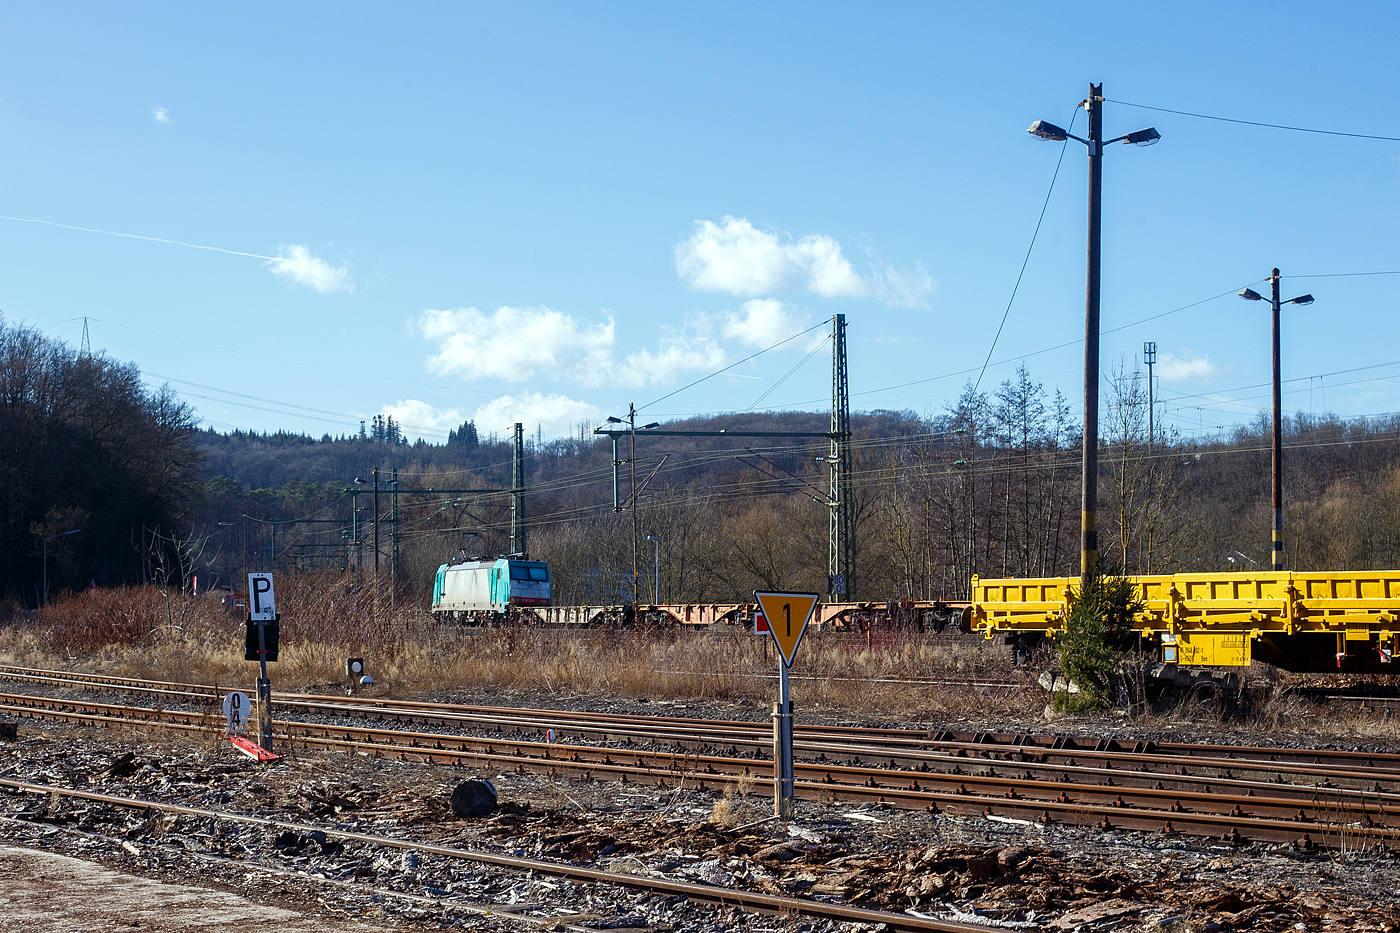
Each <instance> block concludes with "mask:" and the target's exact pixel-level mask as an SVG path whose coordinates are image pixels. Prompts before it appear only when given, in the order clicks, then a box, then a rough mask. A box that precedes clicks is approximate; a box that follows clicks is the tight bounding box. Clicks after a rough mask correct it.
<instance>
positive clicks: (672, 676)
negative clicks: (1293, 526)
mask: <svg viewBox="0 0 1400 933" xmlns="http://www.w3.org/2000/svg"><path fill="white" fill-rule="evenodd" d="M278 598H279V608H280V610H281V613H282V644H281V659H280V660H279V661H278V662H277V663H276V664H275V665H273V670H272V677H273V680H274V683H275V684H276V686H277V688H278V689H282V690H288V689H291V690H295V689H300V688H312V689H321V690H324V689H327V688H330V687H333V686H336V685H341V684H344V683H345V679H344V659H345V658H347V657H363V658H365V660H366V664H367V668H368V671H369V673H371V674H372V675H373V676H374V677H375V679H376V681H377V685H376V687H375V688H374V689H375V691H376V692H380V693H383V694H384V695H390V696H400V697H407V696H429V697H448V696H452V695H454V694H457V695H460V694H461V693H477V694H482V693H486V694H495V695H502V694H514V695H516V696H517V697H520V698H521V699H520V700H519V701H520V702H529V701H530V698H532V697H535V698H538V697H540V696H542V695H543V696H551V695H552V696H558V697H570V698H576V697H595V698H600V699H606V698H618V697H621V698H633V699H636V698H642V697H646V698H648V699H651V700H668V699H669V700H677V701H686V702H695V701H743V702H746V703H749V704H752V706H753V707H755V708H757V709H760V710H766V709H767V708H768V706H769V704H771V703H772V701H773V699H774V695H775V692H776V684H775V680H776V672H777V664H778V661H777V655H776V653H775V651H774V649H773V647H772V645H771V643H770V642H769V641H768V640H767V639H766V638H760V637H758V636H755V635H752V634H750V633H749V632H748V631H746V630H744V629H742V628H739V627H726V626H721V627H716V628H713V629H710V630H704V631H700V630H692V629H681V630H677V629H663V630H626V629H622V630H619V629H584V630H579V629H570V630H561V629H532V628H470V627H465V626H459V625H442V624H439V623H438V622H436V621H435V620H434V619H433V618H432V617H431V615H430V614H429V613H427V612H425V611H424V610H423V608H422V607H421V606H420V605H418V604H416V603H414V602H412V601H411V600H409V599H407V598H406V596H405V594H403V593H399V594H393V593H391V592H390V591H389V589H388V588H387V587H386V588H382V589H379V590H375V589H374V588H373V587H371V586H368V585H365V584H364V583H363V581H361V580H359V579H358V578H356V577H354V576H349V575H345V576H342V575H337V574H333V573H331V574H316V575H308V576H302V577H284V578H280V579H279V580H278ZM242 646H243V618H242V616H241V615H240V614H236V613H235V612H234V611H233V610H232V609H231V608H227V607H224V606H223V605H221V604H220V602H219V601H218V600H217V599H211V598H207V597H206V598H199V599H191V598H190V597H188V596H186V595H184V594H181V593H180V592H178V591H174V590H167V589H164V588H160V587H154V586H151V587H132V588H127V589H115V590H99V591H96V592H91V593H82V594H78V595H75V596H71V597H68V598H65V599H63V600H61V601H59V600H56V601H55V602H54V603H53V604H52V605H50V606H49V607H47V608H46V609H44V610H43V611H42V612H41V613H40V614H39V615H38V617H37V618H36V619H34V620H32V621H28V622H22V623H21V622H11V623H10V624H9V625H7V626H5V627H3V628H0V663H11V664H22V665H32V666H54V667H63V668H65V669H77V670H88V671H95V672H108V673H122V674H128V675H131V676H138V677H148V678H152V679H157V680H169V681H177V682H180V681H183V682H195V683H204V684H213V685H216V686H218V687H221V688H223V687H227V688H233V687H242V688H244V689H248V688H250V687H251V685H252V683H253V680H254V679H255V677H256V671H257V669H256V666H255V665H253V664H251V663H249V662H247V661H244V660H243V651H242ZM792 674H793V679H792V695H793V700H794V701H795V703H796V704H797V707H798V708H799V709H801V710H804V711H815V710H826V711H828V712H829V713H832V714H834V715H837V716H849V717H851V718H853V719H863V720H871V719H882V718H883V719H888V720H890V721H894V722H900V721H906V722H907V721H911V720H915V721H940V720H941V721H954V722H957V721H959V720H983V721H985V720H992V719H996V720H1002V721H1006V720H1016V721H1025V720H1027V719H1038V718H1039V714H1040V710H1041V709H1042V708H1043V707H1044V705H1045V702H1046V700H1045V695H1044V694H1043V693H1042V692H1041V691H1040V690H1039V688H1037V687H1034V686H1021V687H1010V688H1008V687H985V686H971V685H967V684H963V683H959V682H957V681H965V680H968V679H973V678H985V679H987V680H991V681H996V680H1004V679H1007V678H1008V676H1009V675H1010V674H1011V670H1010V658H1009V654H1008V652H1007V649H1006V648H1005V647H1003V646H1001V645H999V644H996V643H994V642H988V641H986V640H984V639H982V638H977V637H971V636H965V635H936V636H924V635H915V634H907V633H899V632H885V633H875V634H870V635H866V634H856V633H851V632H843V631H840V630H816V631H814V632H813V633H811V634H809V635H808V637H807V639H806V640H805V641H804V642H803V645H802V647H801V649H800V651H799V653H798V657H797V660H796V663H795V664H794V667H793V670H792ZM1252 675H1253V676H1254V678H1255V682H1256V684H1257V683H1260V682H1261V681H1260V680H1259V679H1258V678H1259V677H1260V676H1262V675H1260V674H1259V672H1252ZM1275 679H1277V678H1275ZM1294 679H1296V678H1293V677H1291V676H1290V677H1289V678H1285V680H1288V681H1291V680H1294ZM911 680H914V681H927V682H931V683H924V684H917V685H911V684H910V683H909V681H911ZM1022 680H1024V681H1025V682H1026V683H1028V684H1029V682H1030V679H1029V678H1027V677H1023V678H1022ZM940 681H943V682H941V683H940ZM1281 686H1282V683H1278V684H1266V685H1264V686H1260V687H1258V688H1256V689H1254V690H1253V691H1252V692H1247V693H1246V694H1245V695H1244V697H1243V698H1230V697H1223V696H1221V695H1219V694H1214V695H1211V694H1192V693H1186V694H1177V695H1175V696H1172V697H1170V698H1169V699H1167V700H1166V701H1163V702H1159V703H1157V704H1156V705H1155V707H1153V708H1151V709H1146V710H1142V709H1139V710H1138V711H1136V712H1135V715H1134V722H1135V724H1136V725H1137V726H1139V727H1141V728H1143V729H1147V730H1159V731H1162V732H1164V733H1168V734H1170V733H1173V732H1178V733H1182V734H1183V735H1184V734H1186V733H1189V732H1191V731H1197V732H1201V733H1209V734H1221V733H1225V734H1229V733H1234V734H1237V735H1249V736H1253V737H1256V738H1258V737H1261V736H1265V737H1276V738H1280V739H1285V740H1288V741H1292V742H1296V743H1299V744H1302V743H1306V742H1310V741H1314V740H1318V739H1334V740H1335V739H1344V740H1351V741H1357V742H1362V743H1385V744H1391V743H1400V710H1390V709H1385V708H1382V709H1358V708H1356V707H1352V706H1338V705H1333V706H1326V705H1320V704H1317V703H1314V702H1312V701H1310V700H1306V699H1303V698H1301V697H1299V696H1297V695H1295V694H1291V693H1288V692H1286V691H1283V690H1280V689H1278V688H1279V687H1281ZM742 803H743V796H742V794H741V795H740V796H739V797H738V798H737V799H735V800H731V801H730V806H731V807H732V808H733V809H734V811H735V812H737V811H738V810H740V809H742V807H741V804H742Z"/></svg>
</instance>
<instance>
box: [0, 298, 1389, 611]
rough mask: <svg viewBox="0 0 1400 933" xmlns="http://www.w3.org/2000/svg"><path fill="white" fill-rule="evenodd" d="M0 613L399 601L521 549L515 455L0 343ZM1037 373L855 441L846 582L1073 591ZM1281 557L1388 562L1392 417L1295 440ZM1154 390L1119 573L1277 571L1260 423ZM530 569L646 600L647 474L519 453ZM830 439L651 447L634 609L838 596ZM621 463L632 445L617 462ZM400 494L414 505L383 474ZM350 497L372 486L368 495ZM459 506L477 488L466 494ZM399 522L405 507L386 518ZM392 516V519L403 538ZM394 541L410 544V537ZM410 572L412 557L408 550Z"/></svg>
mask: <svg viewBox="0 0 1400 933" xmlns="http://www.w3.org/2000/svg"><path fill="white" fill-rule="evenodd" d="M0 367H3V371H0V393H2V394H0V470H3V474H0V475H3V479H4V482H3V484H0V547H2V548H3V551H0V592H3V593H4V594H6V595H7V596H8V597H9V598H10V599H12V600H14V599H17V600H19V601H21V602H23V603H26V604H29V605H33V604H34V603H35V602H36V601H37V599H38V598H39V595H40V591H41V588H42V587H41V582H42V571H43V566H42V543H43V540H44V539H45V538H49V537H52V536H54V535H58V534H61V533H62V532H64V531H67V530H70V529H73V528H80V529H82V532H81V533H80V534H77V535H71V536H67V537H63V538H55V539H54V540H52V541H50V560H49V576H50V589H51V590H63V589H74V588H78V587H82V586H85V585H88V584H89V583H91V582H94V581H95V582H96V583H97V584H98V585H109V584H119V583H129V582H139V581H142V580H152V579H154V580H159V581H168V582H170V583H172V584H180V585H184V586H189V585H191V583H192V580H193V578H194V577H195V576H196V575H198V576H199V578H200V581H201V582H200V586H201V588H205V589H207V588H208V587H210V586H211V585H214V584H216V583H228V584H235V583H236V582H237V580H238V578H239V574H240V573H241V572H242V570H243V568H244V567H245V566H246V567H247V568H248V569H250V570H255V569H269V568H271V569H275V570H277V571H279V572H284V573H285V572H295V571H297V570H300V569H307V570H309V569H313V568H324V567H332V568H345V569H346V572H353V571H355V570H356V569H360V570H363V571H370V570H372V568H373V566H374V550H373V543H374V524H373V519H374V495H373V492H372V472H373V470H374V468H375V467H376V466H377V467H379V469H380V491H379V518H380V522H379V542H380V547H379V553H380V566H381V568H382V571H383V573H384V574H386V575H387V574H388V573H389V572H390V569H391V567H393V566H394V565H395V564H396V563H397V567H398V569H399V576H400V579H401V580H403V581H404V583H405V585H406V586H407V587H409V589H410V591H411V592H417V593H420V594H424V595H426V593H427V591H428V589H429V586H430V580H431V576H432V573H433V570H434V569H435V568H436V567H437V566H438V565H439V564H440V563H442V562H444V561H446V560H448V559H449V558H453V557H460V556H464V555H465V556H469V557H494V556H496V555H499V554H503V553H506V552H507V551H508V549H509V529H510V518H511V516H510V501H511V500H510V496H509V495H508V494H506V492H505V490H506V489H507V487H508V486H509V485H510V469H511V450H510V445H509V444H508V443H505V442H504V441H502V440H501V439H499V438H492V437H485V438H483V437H480V436H479V435H478V432H477V430H476V426H475V425H474V424H471V423H468V424H465V425H463V426H462V427H461V428H460V429H458V430H456V431H454V432H453V433H452V438H451V440H450V441H449V442H448V443H447V444H442V445H430V444H425V443H422V442H419V443H415V444H408V443H405V442H404V440H403V438H402V435H401V432H399V431H398V430H397V426H396V425H394V423H393V422H392V420H390V419H375V422H374V427H373V429H372V430H368V431H366V432H364V433H363V434H362V435H360V436H353V437H341V438H331V437H329V436H326V437H323V438H321V439H319V440H318V439H315V438H311V437H306V436H302V435H296V434H287V433H278V434H274V435H258V434H250V433H246V432H234V433H231V434H219V433H216V432H213V431H200V430H198V429H196V428H195V427H194V423H193V417H192V414H191V412H190V410H189V409H188V408H187V407H186V406H185V405H184V404H183V403H181V402H180V401H179V400H178V399H177V398H176V397H175V396H174V395H173V393H172V392H171V391H170V390H168V389H162V390H160V391H157V392H153V393H152V392H147V391H145V390H143V388H142V387H141V382H140V374H139V372H138V371H137V369H136V367H135V366H133V365H131V364H122V363H118V362H116V361H113V360H110V359H107V358H105V357H100V356H99V357H87V356H82V357H79V356H78V355H77V354H75V353H74V352H73V351H72V350H71V349H70V348H68V347H66V346H64V345H62V344H61V343H57V342H54V341H50V340H48V339H47V338H44V337H42V336H41V335H39V334H37V333H36V332H34V331H30V330H27V329H24V328H15V327H8V326H6V325H4V323H3V321H0ZM1070 412H1071V408H1070V405H1069V404H1068V402H1067V401H1066V399H1065V398H1064V397H1063V396H1061V395H1060V393H1058V392H1053V391H1049V390H1047V389H1046V388H1045V387H1044V386H1042V385H1041V384H1040V383H1038V382H1036V381H1035V379H1034V378H1033V376H1032V375H1031V373H1030V372H1029V370H1028V369H1026V368H1025V367H1024V366H1023V367H1021V368H1020V369H1019V370H1018V371H1017V372H1016V373H1015V375H1014V376H1013V377H1012V378H1010V379H1008V380H1006V381H1005V382H1003V383H1002V384H1001V385H1000V386H998V387H996V388H995V389H993V390H992V391H990V392H985V393H974V392H973V391H972V390H971V389H970V388H969V389H967V390H965V391H964V393H963V395H962V397H961V398H960V399H959V400H958V401H957V403H956V404H954V405H953V406H951V407H950V408H949V409H948V410H946V411H943V412H939V413H937V414H935V415H933V416H932V417H920V416H918V415H916V414H915V413H913V412H888V411H877V412H866V413H858V414H856V415H854V416H853V418H852V426H853V431H854V438H853V440H852V451H853V459H854V488H855V492H854V496H855V501H854V503H853V508H854V513H855V527H854V535H855V541H856V567H855V571H854V573H853V574H852V575H851V576H852V583H853V584H854V594H855V596H857V597H858V598H860V599H863V600H884V599H891V598H918V599H930V598H940V597H941V598H957V597H960V596H964V595H965V594H966V592H967V588H968V581H969V579H970V578H971V576H972V575H973V574H980V575H982V576H1049V575H1070V574H1074V573H1077V571H1078V560H1079V556H1078V548H1079V512H1080V504H1079V470H1080V447H1079V445H1080V437H1081V432H1080V426H1079V425H1078V423H1076V421H1075V420H1074V419H1073V418H1072V417H1071V414H1070ZM828 425H829V416H828V415H827V414H826V413H824V412H815V413H801V412H797V413H794V412H784V413H745V414H734V415H722V416H714V417H709V418H694V419H689V420H686V421H681V422H674V423H670V424H667V425H666V427H667V428H668V429H678V430H697V431H720V430H725V431H729V432H739V431H779V432H783V431H786V432H794V431H805V432H825V431H826V430H827V428H828ZM1284 430H1285V447H1286V452H1285V460H1284V465H1285V469H1284V482H1285V511H1286V516H1285V529H1284V542H1285V557H1286V563H1287V566H1289V567H1291V568H1296V569H1303V570H1320V569H1365V568H1393V567H1395V566H1396V565H1397V563H1400V419H1397V418H1395V417H1390V418H1386V419H1340V418H1337V417H1333V416H1327V417H1320V418H1311V417H1308V416H1305V415H1297V416H1294V417H1291V418H1288V419H1286V423H1285V426H1284ZM1147 433H1148V432H1147V402H1146V386H1145V383H1144V381H1143V379H1142V377H1141V376H1139V375H1136V374H1133V373H1120V374H1118V376H1117V377H1116V378H1115V379H1114V380H1113V381H1112V383H1111V391H1110V392H1109V393H1108V394H1107V397H1106V398H1105V399H1104V405H1103V423H1102V425H1101V428H1100V438H1101V443H1102V445H1103V446H1102V450H1101V451H1100V460H1099V462H1100V469H1101V474H1100V512H1099V527H1100V547H1101V552H1100V553H1101V557H1102V559H1103V561H1104V563H1105V564H1106V565H1107V566H1108V567H1109V568H1111V569H1121V570H1124V571H1126V572H1129V573H1142V572H1164V571H1178V570H1184V571H1194V570H1201V571H1206V570H1223V569H1237V570H1245V569H1256V568H1258V569H1262V568H1264V567H1266V566H1267V563H1268V560H1269V542H1270V534H1269V532H1270V506H1269V439H1268V434H1269V432H1268V420H1267V418H1266V417H1264V416H1260V417H1259V418H1256V419H1255V420H1254V421H1253V422H1251V423H1250V424H1248V425H1244V426H1241V427H1239V428H1238V429H1236V430H1235V431H1234V432H1233V433H1231V434H1230V435H1229V436H1225V437H1219V438H1215V439H1211V440H1209V441H1195V440H1187V439H1183V438H1180V437H1176V436H1172V435H1167V436H1162V434H1161V433H1160V432H1158V434H1157V436H1156V437H1155V439H1154V442H1153V443H1152V444H1149V443H1148V437H1147ZM526 453H527V462H526V467H527V468H526V475H527V484H528V488H529V492H528V495H527V497H526V518H527V527H528V536H529V537H528V548H529V551H530V554H531V556H532V557H536V558H540V559H544V560H548V561H549V562H550V563H551V564H552V566H553V568H554V580H555V600H556V602H558V603H592V604H599V603H617V602H621V601H625V600H627V599H630V598H631V591H632V565H633V546H632V531H633V526H632V515H631V513H630V512H629V511H627V508H628V506H629V501H628V496H629V493H630V486H629V482H630V476H631V468H630V465H629V464H627V463H625V462H624V463H623V464H622V466H621V468H620V470H619V473H620V479H619V483H618V490H617V491H618V497H619V500H620V501H621V503H622V505H623V511H621V512H615V511H614V510H613V495H614V487H613V459H614V452H613V448H612V443H611V441H610V440H609V438H607V437H599V436H597V435H595V434H594V433H593V431H592V426H590V425H582V426H579V428H578V431H577V433H576V434H575V435H574V436H571V437H565V438H558V439H554V440H548V441H541V440H538V439H531V440H528V441H527V444H526ZM828 453H829V450H828V445H827V441H826V440H824V439H821V438H790V437H789V438H739V437H668V436H653V437H648V436H647V432H646V431H645V430H644V429H643V430H639V431H638V434H637V456H636V460H637V463H636V470H637V477H638V486H639V489H640V494H639V496H638V499H637V525H638V536H639V540H638V551H637V570H638V581H637V582H638V587H639V589H640V591H641V593H642V594H643V598H644V599H646V600H649V599H650V594H651V593H652V591H653V587H654V586H656V584H657V581H656V575H655V573H654V569H653V568H654V567H656V566H657V564H658V559H657V558H658V554H657V551H656V547H657V544H656V543H655V542H653V541H652V540H651V538H650V537H649V536H654V537H655V538H658V539H659V567H660V580H659V588H660V596H661V598H662V600H663V601H727V600H736V599H746V598H747V597H748V594H749V593H750V592H751V591H752V590H754V589H811V590H816V591H819V592H821V591H824V590H825V588H826V579H825V574H826V566H827V522H828V508H827V505H826V499H827V494H828V483H827V465H826V463H825V459H824V458H825V457H826V456H827V455H828ZM617 457H618V459H619V460H622V461H627V460H628V459H629V457H630V439H629V438H628V437H627V436H626V435H625V434H624V435H623V436H622V437H621V443H620V444H619V449H618V453H617ZM395 469H397V470H398V486H397V490H398V494H397V497H396V496H395V494H394V489H395V488H396V487H395V486H394V485H393V471H394V470H395ZM356 479H359V480H360V483H358V484H357V483H356V482H355V480H356ZM450 490H468V491H456V492H454V491H450ZM396 499H397V501H396ZM396 506H397V516H398V521H397V523H396V524H395V523H394V521H393V516H394V514H395V507H396ZM395 530H397V532H398V537H397V548H396V547H395V539H394V531H395ZM396 550H397V560H396V558H395V553H396Z"/></svg>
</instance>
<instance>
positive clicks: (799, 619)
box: [753, 592, 819, 667]
mask: <svg viewBox="0 0 1400 933" xmlns="http://www.w3.org/2000/svg"><path fill="white" fill-rule="evenodd" d="M753 596H754V599H755V600H757V601H758V604H759V606H760V607H762V609H763V616H764V618H766V619H767V620H768V631H769V632H770V633H772V635H773V641H774V642H776V643H777V645H778V653H779V654H781V655H782V656H783V664H784V665H786V666H787V667H792V659H793V657H794V656H796V654H797V646H798V645H800V644H802V636H803V635H804V634H805V633H806V631H807V623H808V621H810V620H811V618H812V612H813V610H815V609H816V608H817V600H818V598H819V597H818V596H817V594H816V593H759V592H755V593H754V594H753Z"/></svg>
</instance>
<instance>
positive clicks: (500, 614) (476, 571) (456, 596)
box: [433, 557, 549, 625]
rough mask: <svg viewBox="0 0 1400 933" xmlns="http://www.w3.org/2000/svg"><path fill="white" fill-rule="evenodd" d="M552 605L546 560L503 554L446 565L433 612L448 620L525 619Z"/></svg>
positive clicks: (435, 583)
mask: <svg viewBox="0 0 1400 933" xmlns="http://www.w3.org/2000/svg"><path fill="white" fill-rule="evenodd" d="M548 605H549V564H547V563H545V562H544V561H542V560H520V559H517V558H514V557H502V558H499V559H497V560H483V561H463V562H461V563H455V564H443V565H442V566H441V567H439V568H438V571H437V576H436V578H434V580H433V612H434V613H435V614H436V615H437V616H438V617H439V618H441V619H446V620H448V621H453V622H470V623H473V624H478V625H480V624H500V623H504V622H525V621H530V617H531V616H532V615H533V612H532V611H531V610H532V609H533V608H535V607H541V606H548Z"/></svg>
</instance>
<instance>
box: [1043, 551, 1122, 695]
mask: <svg viewBox="0 0 1400 933" xmlns="http://www.w3.org/2000/svg"><path fill="white" fill-rule="evenodd" d="M1141 608H1142V600H1141V599H1139V598H1138V596H1137V594H1136V593H1135V592H1134V591H1133V584H1132V581H1131V580H1128V579H1127V578H1125V577H1106V576H1100V575H1098V574H1095V575H1094V576H1092V577H1090V578H1089V580H1088V582H1087V583H1085V584H1084V586H1082V587H1081V588H1080V590H1079V591H1078V592H1073V591H1071V593H1070V604H1069V610H1068V611H1067V612H1066V613H1065V630H1064V632H1063V633H1061V634H1060V635H1058V636H1057V637H1056V639H1055V643H1056V647H1057V648H1058V650H1059V655H1060V668H1061V669H1062V670H1063V671H1064V672H1065V676H1066V677H1068V678H1069V679H1070V680H1071V681H1073V682H1074V683H1076V684H1078V685H1079V690H1080V692H1079V694H1077V695H1074V696H1071V695H1070V694H1068V693H1061V694H1056V696H1055V699H1054V705H1055V708H1056V709H1059V710H1063V711H1065V712H1074V713H1078V712H1085V711H1087V710H1091V709H1102V708H1103V707H1105V706H1107V705H1108V702H1109V697H1110V696H1112V691H1113V684H1114V679H1115V677H1116V676H1117V671H1118V663H1117V662H1118V652H1117V650H1116V643H1117V641H1118V636H1119V635H1120V633H1125V632H1127V631H1129V630H1131V628H1132V620H1133V614H1134V613H1136V612H1137V611H1138V610H1140V609H1141ZM1071 706H1072V707H1074V708H1073V709H1071V708H1070V707H1071Z"/></svg>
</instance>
